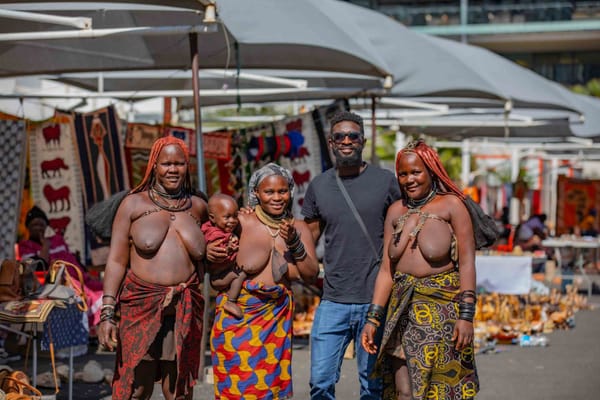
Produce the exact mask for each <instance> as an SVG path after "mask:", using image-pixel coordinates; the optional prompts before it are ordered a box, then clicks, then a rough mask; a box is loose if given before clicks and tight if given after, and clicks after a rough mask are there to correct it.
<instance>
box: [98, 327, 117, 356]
mask: <svg viewBox="0 0 600 400" xmlns="http://www.w3.org/2000/svg"><path fill="white" fill-rule="evenodd" d="M117 332H118V330H117V326H116V325H115V323H114V321H102V322H100V325H98V343H100V344H101V345H102V346H104V347H105V348H107V349H108V350H109V351H113V350H114V349H115V348H116V347H117Z"/></svg>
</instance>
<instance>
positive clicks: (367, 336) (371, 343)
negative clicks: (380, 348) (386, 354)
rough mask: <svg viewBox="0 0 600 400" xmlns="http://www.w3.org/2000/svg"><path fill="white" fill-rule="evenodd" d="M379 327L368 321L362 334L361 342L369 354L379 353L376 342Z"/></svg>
mask: <svg viewBox="0 0 600 400" xmlns="http://www.w3.org/2000/svg"><path fill="white" fill-rule="evenodd" d="M376 332H377V329H375V327H374V326H373V325H371V324H368V323H366V324H365V326H364V327H363V331H362V334H361V335H360V343H361V344H362V347H363V349H365V351H366V352H367V353H369V354H375V353H377V345H376V344H375V333H376Z"/></svg>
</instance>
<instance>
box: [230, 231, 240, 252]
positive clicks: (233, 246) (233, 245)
mask: <svg viewBox="0 0 600 400" xmlns="http://www.w3.org/2000/svg"><path fill="white" fill-rule="evenodd" d="M239 247H240V240H239V239H238V237H237V236H233V235H232V236H231V237H230V238H229V243H227V253H228V254H232V253H235V252H236V251H238V249H239Z"/></svg>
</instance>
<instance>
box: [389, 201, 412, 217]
mask: <svg viewBox="0 0 600 400" xmlns="http://www.w3.org/2000/svg"><path fill="white" fill-rule="evenodd" d="M406 210H407V207H406V205H405V204H404V201H402V200H396V201H395V202H393V203H392V205H391V206H390V207H389V208H388V210H387V214H386V215H387V218H388V219H396V218H399V217H401V216H402V215H403V214H405V213H406Z"/></svg>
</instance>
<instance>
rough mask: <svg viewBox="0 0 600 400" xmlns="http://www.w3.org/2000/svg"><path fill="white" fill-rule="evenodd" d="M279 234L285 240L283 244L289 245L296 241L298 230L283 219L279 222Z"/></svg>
mask: <svg viewBox="0 0 600 400" xmlns="http://www.w3.org/2000/svg"><path fill="white" fill-rule="evenodd" d="M279 236H281V238H282V239H283V240H285V244H287V245H290V244H293V243H294V242H295V241H296V237H297V236H298V231H297V230H296V228H295V227H294V225H293V224H291V223H289V222H288V221H286V220H283V221H282V222H281V224H279Z"/></svg>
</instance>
